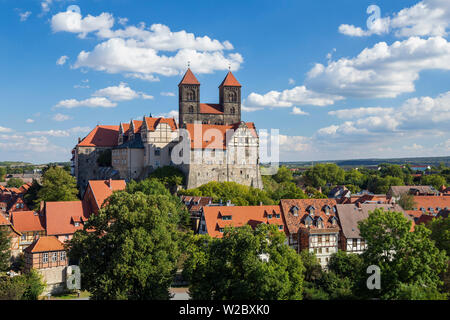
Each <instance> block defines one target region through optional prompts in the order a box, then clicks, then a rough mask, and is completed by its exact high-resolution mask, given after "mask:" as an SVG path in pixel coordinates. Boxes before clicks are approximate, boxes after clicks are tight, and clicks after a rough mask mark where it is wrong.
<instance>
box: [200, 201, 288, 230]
mask: <svg viewBox="0 0 450 320" xmlns="http://www.w3.org/2000/svg"><path fill="white" fill-rule="evenodd" d="M203 214H204V217H205V222H206V229H207V232H208V234H209V235H210V236H211V237H215V238H222V236H223V234H222V232H220V228H225V227H226V226H234V227H241V226H244V225H246V224H248V225H250V226H251V227H252V228H255V227H256V226H257V225H258V224H260V223H267V224H275V225H279V226H280V225H282V226H283V229H285V228H284V222H283V217H282V215H281V209H280V206H206V207H203ZM269 214H271V215H272V218H270V219H269V217H268V215H269ZM276 214H279V216H280V217H279V218H277V217H276V216H275V215H276ZM223 216H231V220H223V219H222V217H223Z"/></svg>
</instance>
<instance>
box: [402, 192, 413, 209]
mask: <svg viewBox="0 0 450 320" xmlns="http://www.w3.org/2000/svg"><path fill="white" fill-rule="evenodd" d="M398 204H399V205H400V206H401V207H402V208H403V210H412V209H413V208H415V207H416V205H417V204H416V201H414V195H412V194H409V193H406V192H405V193H402V194H401V195H400V199H399V200H398Z"/></svg>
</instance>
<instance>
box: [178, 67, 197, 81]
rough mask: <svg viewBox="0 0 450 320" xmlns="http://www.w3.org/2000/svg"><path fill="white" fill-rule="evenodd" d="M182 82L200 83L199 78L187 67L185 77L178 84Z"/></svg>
mask: <svg viewBox="0 0 450 320" xmlns="http://www.w3.org/2000/svg"><path fill="white" fill-rule="evenodd" d="M180 84H200V82H198V80H197V78H196V77H195V76H194V74H193V73H192V71H191V69H187V71H186V73H185V74H184V77H183V79H181V81H180V83H179V84H178V85H180Z"/></svg>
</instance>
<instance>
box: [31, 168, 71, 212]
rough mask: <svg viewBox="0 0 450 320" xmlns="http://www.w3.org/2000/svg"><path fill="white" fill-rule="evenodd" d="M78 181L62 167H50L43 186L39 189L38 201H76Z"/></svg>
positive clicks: (43, 179)
mask: <svg viewBox="0 0 450 320" xmlns="http://www.w3.org/2000/svg"><path fill="white" fill-rule="evenodd" d="M77 194H78V189H77V182H76V179H75V178H74V177H72V176H71V175H70V173H69V172H67V171H66V170H64V169H63V168H61V167H50V168H49V169H48V170H46V171H45V173H44V175H43V177H42V188H40V190H39V191H38V194H37V195H38V196H37V200H36V203H39V202H40V201H75V200H78V197H77Z"/></svg>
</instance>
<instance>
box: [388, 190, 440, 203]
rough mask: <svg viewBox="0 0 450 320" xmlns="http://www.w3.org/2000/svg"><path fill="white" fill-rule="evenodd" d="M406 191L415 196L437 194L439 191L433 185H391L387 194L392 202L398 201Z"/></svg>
mask: <svg viewBox="0 0 450 320" xmlns="http://www.w3.org/2000/svg"><path fill="white" fill-rule="evenodd" d="M404 193H407V194H412V195H415V196H437V195H439V191H437V190H436V189H434V188H433V187H432V186H391V187H390V188H389V190H388V192H387V193H386V196H387V197H388V198H390V199H391V201H392V202H397V201H398V200H399V199H400V196H401V195H402V194H404Z"/></svg>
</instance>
